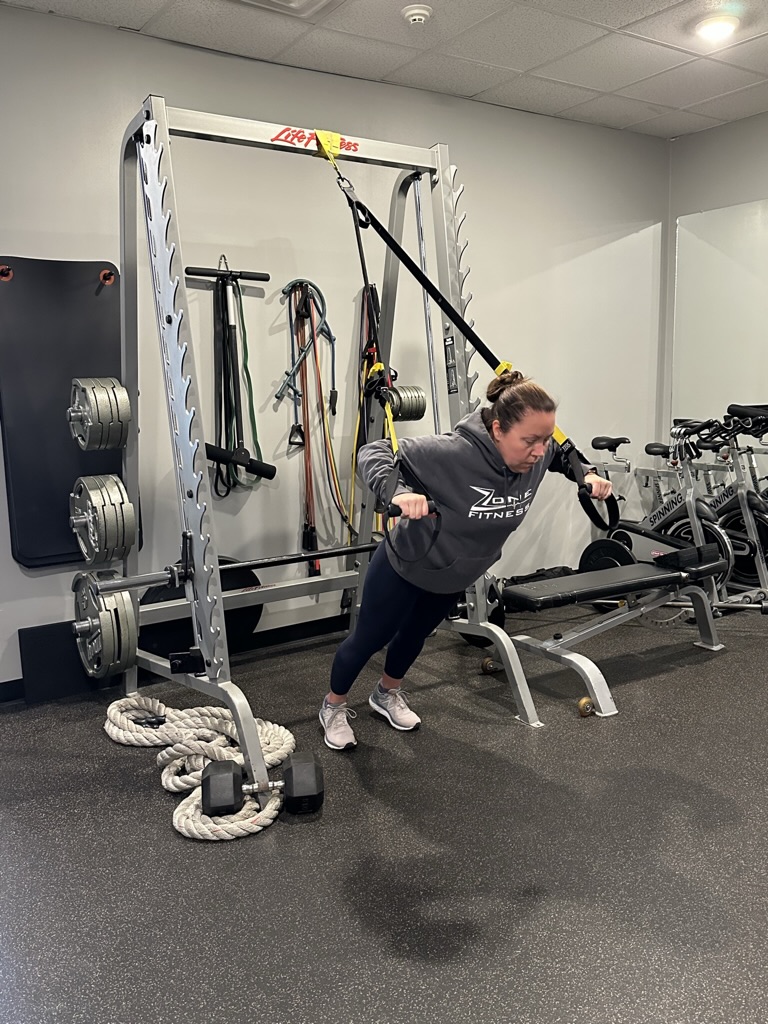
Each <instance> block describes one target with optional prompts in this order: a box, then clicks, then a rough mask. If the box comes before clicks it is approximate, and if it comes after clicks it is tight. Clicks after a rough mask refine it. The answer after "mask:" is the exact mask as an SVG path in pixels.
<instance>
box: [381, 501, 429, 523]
mask: <svg viewBox="0 0 768 1024" xmlns="http://www.w3.org/2000/svg"><path fill="white" fill-rule="evenodd" d="M427 508H428V509H429V513H430V515H434V514H435V513H436V512H437V507H436V506H435V503H434V501H428V502H427ZM386 514H387V515H388V516H390V518H392V519H396V518H397V517H398V516H401V515H402V514H403V510H402V509H401V508H400V506H399V505H395V504H392V505H387V511H386Z"/></svg>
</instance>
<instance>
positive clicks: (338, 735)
mask: <svg viewBox="0 0 768 1024" xmlns="http://www.w3.org/2000/svg"><path fill="white" fill-rule="evenodd" d="M350 718H357V712H356V711H353V710H352V708H350V707H347V705H346V703H345V704H326V703H325V702H323V706H322V707H321V708H320V724H321V725H322V727H323V732H324V733H325V745H326V747H330V748H331V750H349V749H350V748H351V747H356V746H357V740H356V739H355V734H354V733H353V732H352V727H351V726H350V724H349V719H350Z"/></svg>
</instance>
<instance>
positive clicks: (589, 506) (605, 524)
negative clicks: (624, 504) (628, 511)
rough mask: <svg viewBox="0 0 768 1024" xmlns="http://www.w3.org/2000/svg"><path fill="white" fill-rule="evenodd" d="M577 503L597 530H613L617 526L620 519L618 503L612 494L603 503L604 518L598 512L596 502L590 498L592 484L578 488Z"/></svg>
mask: <svg viewBox="0 0 768 1024" xmlns="http://www.w3.org/2000/svg"><path fill="white" fill-rule="evenodd" d="M579 502H580V504H581V507H582V508H583V509H584V511H585V512H586V513H587V515H588V516H589V518H590V521H591V522H592V523H594V525H595V526H596V527H597V528H598V530H613V529H615V528H616V527H617V526H618V525H619V519H620V518H621V512H620V511H619V503H618V501H616V499H615V498H614V496H613V495H612V494H610V495H609V496H608V497H607V498H606V499H605V501H604V504H605V512H606V514H605V515H604V516H603V515H602V514H601V513H600V511H599V510H598V507H597V502H596V501H595V499H594V498H593V497H592V484H581V485H580V486H579Z"/></svg>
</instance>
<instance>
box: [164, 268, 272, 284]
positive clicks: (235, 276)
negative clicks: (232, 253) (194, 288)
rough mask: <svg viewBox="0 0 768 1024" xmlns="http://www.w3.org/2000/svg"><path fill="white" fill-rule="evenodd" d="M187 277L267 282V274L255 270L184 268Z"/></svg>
mask: <svg viewBox="0 0 768 1024" xmlns="http://www.w3.org/2000/svg"><path fill="white" fill-rule="evenodd" d="M184 273H185V274H186V275H187V277H229V278H232V280H233V281H236V280H241V281H269V274H260V273H259V272H258V271H256V270H216V269H215V268H214V267H185V268H184Z"/></svg>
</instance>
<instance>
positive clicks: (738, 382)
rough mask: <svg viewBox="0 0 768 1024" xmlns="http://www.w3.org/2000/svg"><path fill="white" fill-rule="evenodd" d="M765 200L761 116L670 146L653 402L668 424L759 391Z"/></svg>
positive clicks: (765, 131) (767, 235)
mask: <svg viewBox="0 0 768 1024" xmlns="http://www.w3.org/2000/svg"><path fill="white" fill-rule="evenodd" d="M766 200H768V114H758V115H757V116H755V117H749V118H745V119H743V120H741V121H736V122H734V123H733V124H727V125H722V126H721V127H718V128H712V129H711V130H709V131H706V132H700V133H698V134H695V135H689V136H685V137H684V138H681V139H676V140H675V141H674V142H673V143H672V144H671V147H670V218H669V219H670V223H671V224H675V223H677V225H678V229H677V259H676V265H673V266H672V267H671V277H673V278H674V289H673V296H672V298H673V306H672V308H671V310H670V317H669V320H668V330H667V333H666V336H665V337H664V339H663V349H662V352H661V355H660V358H661V361H662V364H663V365H664V367H665V370H666V385H665V387H664V389H663V393H662V396H661V401H660V403H659V404H660V416H661V418H662V419H663V420H664V421H665V422H667V423H668V422H669V420H670V417H671V416H672V415H675V416H677V415H691V416H699V415H701V416H704V417H709V416H712V415H715V416H717V415H722V413H724V412H725V406H726V405H727V403H729V402H734V401H735V402H746V401H760V400H761V399H760V395H761V394H765V393H766V385H767V384H768V374H766V359H765V346H764V334H765V322H766V312H768V310H767V309H766V297H765V294H766V293H765V281H766V270H768V220H766V211H767V210H768V203H767V202H766ZM671 305H672V304H671ZM739 395H741V396H742V397H739ZM750 396H751V398H750Z"/></svg>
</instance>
